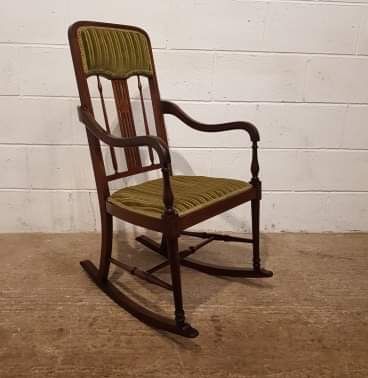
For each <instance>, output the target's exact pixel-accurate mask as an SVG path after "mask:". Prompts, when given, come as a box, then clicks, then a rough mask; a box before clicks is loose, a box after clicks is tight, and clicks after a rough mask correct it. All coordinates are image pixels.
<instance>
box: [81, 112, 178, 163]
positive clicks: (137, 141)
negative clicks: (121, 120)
mask: <svg viewBox="0 0 368 378" xmlns="http://www.w3.org/2000/svg"><path fill="white" fill-rule="evenodd" d="M78 115H79V120H80V121H81V122H82V123H83V124H84V125H85V126H86V128H87V129H88V131H90V132H91V133H92V134H93V135H94V136H95V137H96V138H98V139H99V140H101V141H103V142H104V143H106V144H107V145H109V146H111V147H139V146H149V147H152V148H153V149H154V150H155V151H156V152H157V154H158V157H159V159H160V164H161V166H163V167H169V166H170V162H171V159H170V152H169V148H168V146H167V145H166V143H165V142H164V141H163V140H162V139H161V138H159V137H156V136H135V137H129V138H118V137H115V136H113V135H111V134H110V133H108V132H106V131H105V130H104V129H103V128H102V127H101V126H100V124H99V123H98V122H97V121H96V120H95V118H94V116H93V115H92V114H91V113H90V112H89V111H88V110H86V109H83V108H82V107H81V106H79V107H78Z"/></svg>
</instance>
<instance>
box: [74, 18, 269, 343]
mask: <svg viewBox="0 0 368 378" xmlns="http://www.w3.org/2000/svg"><path fill="white" fill-rule="evenodd" d="M69 43H70V49H71V53H72V58H73V64H74V69H75V74H76V79H77V85H78V91H79V97H80V102H81V105H80V106H79V107H78V113H79V119H80V121H81V122H82V123H83V124H84V125H85V127H86V132H87V139H88V144H89V149H90V154H91V160H92V166H93V170H94V175H95V180H96V187H97V194H98V200H99V207H100V215H101V233H102V242H101V256H100V263H99V267H98V268H97V267H96V266H95V265H94V264H93V263H92V262H91V261H82V262H81V265H82V267H83V269H84V270H85V271H86V272H87V273H88V274H89V276H90V277H91V279H92V280H93V281H94V282H95V283H96V285H97V286H98V287H99V288H100V289H101V290H102V291H104V292H105V293H106V294H107V295H108V296H109V297H110V298H111V299H112V300H113V301H115V302H116V303H117V304H118V305H119V306H121V307H123V308H124V309H126V310H127V311H128V312H130V313H131V314H132V315H134V316H135V317H136V318H138V319H139V320H141V321H143V322H144V323H146V324H148V325H150V326H153V327H156V328H160V329H164V330H167V331H169V332H173V333H176V334H179V335H182V336H186V337H196V336H197V335H198V331H197V330H196V329H194V328H193V327H191V325H190V324H189V323H188V322H187V321H186V318H185V314H184V309H183V298H182V287H181V275H180V266H181V265H183V266H187V267H189V268H192V269H196V270H198V271H202V272H205V273H208V274H213V275H226V276H232V277H271V276H272V272H271V271H268V270H265V269H263V268H261V263H260V255H259V204H260V199H261V182H260V180H259V179H258V171H259V165H258V159H257V142H258V141H259V134H258V131H257V129H256V127H255V126H254V125H252V124H251V123H248V122H231V123H224V124H216V125H208V124H203V123H200V122H197V121H195V120H193V119H192V118H190V117H189V116H188V115H187V114H185V113H184V112H183V111H182V110H181V109H180V108H179V107H178V106H177V105H175V104H173V103H171V102H168V101H162V100H161V99H160V94H159V90H158V84H157V78H156V72H155V66H154V61H153V55H152V48H151V43H150V40H149V37H148V35H147V34H146V32H145V31H143V30H142V29H139V28H136V27H133V26H124V25H116V24H108V23H100V22H92V21H79V22H77V23H75V24H73V25H72V26H71V27H70V28H69ZM133 78H135V79H136V84H137V89H136V90H137V94H138V96H139V97H138V98H136V101H132V98H131V96H130V92H129V91H130V90H131V89H130V85H128V80H129V84H131V81H132V80H133ZM93 79H95V80H96V87H97V89H96V92H95V93H97V95H98V97H99V102H100V105H101V106H100V109H101V116H102V119H103V121H104V124H105V127H102V126H101V125H100V123H99V122H98V121H97V120H96V116H95V113H94V110H95V109H94V106H93V105H94V101H92V96H91V91H90V88H91V80H93ZM106 81H108V82H110V83H111V86H112V94H113V99H114V102H115V108H116V114H115V118H117V120H118V123H119V129H120V132H121V137H116V136H114V135H113V134H112V133H111V126H110V125H111V123H110V119H111V115H110V117H109V112H108V106H107V105H106V101H105V96H104V84H105V82H106ZM145 85H147V88H148V89H149V94H150V96H149V98H147V96H145V95H144V94H143V93H144V89H145ZM148 100H149V102H150V103H151V105H152V110H153V119H154V126H155V130H156V135H154V136H153V135H150V133H151V130H150V127H149V122H148V120H149V116H148V112H147V109H146V103H147V101H148ZM137 104H138V105H140V108H141V114H142V119H143V125H144V132H145V135H143V136H137V134H136V127H135V126H136V124H135V123H136V122H135V117H133V107H134V106H135V105H137ZM165 114H170V115H174V116H176V117H177V118H179V119H180V120H181V121H183V122H184V123H185V124H187V125H188V126H190V127H191V128H193V129H196V130H200V131H205V132H221V131H227V130H234V129H238V130H244V131H245V132H247V133H248V134H249V136H250V139H251V141H252V163H251V173H252V178H251V180H250V182H249V183H248V182H243V181H239V180H233V179H225V178H213V177H203V176H176V175H173V171H172V166H171V158H170V150H169V147H168V142H167V135H166V129H165V123H164V118H163V116H164V115H165ZM101 143H104V144H105V145H107V147H108V151H109V152H110V157H111V165H112V169H113V172H112V173H108V172H107V167H106V164H105V160H104V156H103V150H102V148H101ZM116 148H123V149H124V152H125V158H126V168H125V169H121V168H120V167H119V163H118V159H117V155H116V151H115V149H116ZM143 148H144V149H145V150H146V151H147V157H148V159H149V161H150V163H149V164H144V163H143V159H142V149H143ZM158 169H160V170H161V172H162V178H161V179H157V180H149V181H145V182H143V183H141V184H139V185H135V186H128V187H124V188H122V189H120V190H118V191H115V192H113V193H111V194H110V188H109V182H111V181H114V180H118V179H121V178H124V177H128V176H131V175H136V174H139V173H143V172H149V171H152V170H158ZM247 201H251V210H252V238H251V239H249V238H241V237H235V236H229V235H219V234H212V233H199V232H190V231H187V229H188V228H189V227H191V226H193V225H195V224H197V223H199V222H202V221H204V220H206V219H209V218H211V217H213V216H215V215H218V214H220V213H222V212H224V211H227V210H229V209H231V208H233V207H235V206H238V205H240V204H242V203H244V202H247ZM113 216H115V217H117V218H119V219H122V220H124V221H127V222H130V223H132V224H135V225H139V226H142V227H145V228H147V229H150V230H154V231H158V232H160V233H161V234H162V241H161V244H158V243H156V242H154V241H153V240H151V239H149V238H147V237H145V236H141V237H139V238H137V240H138V241H140V242H141V243H143V244H144V245H146V246H147V247H149V248H150V249H151V250H153V251H155V252H157V253H159V254H161V255H162V256H164V257H165V259H166V260H165V261H164V262H162V263H161V264H158V265H156V266H154V267H152V268H151V269H148V270H147V271H144V270H141V269H139V268H138V267H134V266H130V265H128V264H125V263H123V262H122V261H118V260H116V259H115V258H113V257H112V255H111V250H112V239H113V225H112V218H113ZM181 235H190V236H196V237H198V238H200V239H203V240H202V241H201V242H200V243H199V244H198V245H196V246H193V247H189V248H188V249H186V250H184V251H179V248H178V239H179V237H180V236H181ZM213 240H223V241H224V242H227V241H231V242H245V243H251V244H252V245H253V268H252V269H245V268H232V267H224V266H216V265H212V264H207V263H203V262H199V261H195V260H192V259H189V258H188V256H190V255H192V254H193V253H194V252H196V251H197V250H198V249H200V248H201V247H203V246H204V245H206V244H208V243H210V242H211V241H213ZM111 263H112V264H114V265H116V266H118V267H119V268H121V269H124V270H126V271H128V272H129V273H131V274H133V275H135V276H137V277H139V278H141V279H144V280H145V281H147V282H149V283H151V284H154V285H158V286H160V287H162V288H164V289H167V290H170V291H172V292H173V299H174V305H175V317H174V318H173V319H170V318H167V317H164V316H162V315H160V314H157V313H154V312H152V311H150V310H148V309H147V308H145V307H143V306H142V305H140V304H138V303H137V302H135V301H134V300H132V299H131V298H130V297H129V296H127V295H126V294H124V293H123V292H122V291H121V290H120V289H118V288H117V287H116V286H115V285H114V284H113V283H112V282H111V281H110V280H109V279H108V274H109V269H110V264H111ZM166 266H170V270H171V283H168V282H165V281H163V280H161V279H160V278H159V277H157V276H155V275H154V273H155V272H157V271H158V270H160V269H162V268H164V267H166Z"/></svg>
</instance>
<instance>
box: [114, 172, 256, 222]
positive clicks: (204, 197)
mask: <svg viewBox="0 0 368 378" xmlns="http://www.w3.org/2000/svg"><path fill="white" fill-rule="evenodd" d="M171 184H172V189H173V193H174V198H175V199H174V207H175V210H176V211H177V213H178V214H179V216H184V215H187V214H188V213H190V212H192V211H195V210H198V209H201V208H203V207H207V206H210V205H211V204H213V203H215V202H218V201H222V200H224V199H227V198H229V197H231V196H234V195H236V194H239V193H242V192H244V191H247V190H249V189H251V187H252V186H251V184H248V183H247V182H244V181H239V180H233V179H224V178H215V177H205V176H173V177H171ZM162 191H163V180H162V179H157V180H151V181H146V182H144V183H142V184H139V185H135V186H129V187H126V188H124V189H120V190H118V191H116V192H115V193H113V194H112V195H111V196H110V197H109V198H108V202H110V203H113V204H115V205H117V206H119V207H123V208H126V209H127V210H130V211H133V212H136V213H140V214H143V215H147V216H150V217H154V218H161V216H162V214H163V212H164V204H163V201H162Z"/></svg>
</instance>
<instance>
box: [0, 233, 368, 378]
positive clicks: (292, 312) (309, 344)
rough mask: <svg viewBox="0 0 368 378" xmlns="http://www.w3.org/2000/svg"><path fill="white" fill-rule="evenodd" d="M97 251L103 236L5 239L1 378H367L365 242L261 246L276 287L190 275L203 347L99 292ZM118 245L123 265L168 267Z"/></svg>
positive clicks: (159, 298)
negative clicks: (94, 277)
mask: <svg viewBox="0 0 368 378" xmlns="http://www.w3.org/2000/svg"><path fill="white" fill-rule="evenodd" d="M183 239H184V238H183ZM189 241H192V240H190V239H185V240H182V243H181V244H182V245H186V244H188V242H189ZM98 242H99V236H98V235H96V234H73V235H60V234H59V235H45V234H43V235H42V234H28V235H25V234H23V235H0V377H2V378H5V377H68V378H69V377H70V378H72V377H142V378H143V377H213V378H216V377H365V378H366V377H368V235H363V234H351V235H348V234H345V235H341V234H338V235H337V234H336V235H334V234H324V235H317V234H313V235H304V234H273V235H271V234H269V235H264V236H263V240H262V249H263V252H264V253H263V256H264V262H265V265H266V266H267V268H269V269H272V270H273V271H274V273H275V276H274V277H273V278H271V279H253V280H251V279H237V278H236V279H231V278H218V277H210V276H207V275H205V274H203V273H199V272H194V271H191V270H189V269H187V268H183V281H184V282H183V285H184V288H185V291H184V299H185V305H186V311H187V315H188V318H189V319H190V321H191V323H192V325H193V326H195V327H196V328H197V329H198V330H199V331H200V336H199V337H198V338H196V339H185V338H182V337H180V336H175V335H172V334H168V333H165V332H159V331H156V330H153V329H151V328H149V327H147V326H145V325H144V324H142V323H140V322H139V321H137V320H136V319H135V318H133V317H132V316H130V315H129V314H127V313H126V312H125V311H123V310H122V309H121V308H119V307H118V306H117V305H115V304H114V303H113V302H112V301H111V300H110V299H109V298H107V297H106V296H105V295H104V294H103V293H102V292H101V291H99V290H98V289H97V288H96V286H95V285H94V284H93V283H92V282H91V281H90V280H89V279H88V277H87V275H86V274H85V273H84V272H83V271H82V269H81V267H80V266H79V260H81V259H85V258H91V259H93V260H94V261H96V258H97V255H98V250H99V247H98ZM115 245H116V247H115V252H114V254H115V256H118V257H119V258H121V259H122V260H124V261H127V262H129V261H130V262H133V263H136V264H140V265H143V266H144V267H148V266H150V265H151V264H153V263H156V262H158V261H161V257H160V256H156V255H155V254H153V253H151V252H149V251H148V250H146V249H145V248H144V247H143V246H140V245H138V243H135V242H134V241H132V240H130V241H129V242H128V243H127V242H124V241H121V240H119V241H118V242H117V243H115ZM135 247H136V248H138V251H137V252H135V251H134V250H133V248H135ZM250 257H251V254H250V249H249V247H248V246H244V245H241V244H231V243H226V244H224V243H221V242H216V243H211V244H209V245H208V246H206V247H205V248H204V249H203V250H202V251H200V252H198V255H197V258H203V259H210V260H212V262H218V263H221V262H222V263H228V264H236V263H240V262H243V261H244V262H245V261H247V262H249V261H250ZM160 276H161V277H162V278H168V277H167V276H168V273H167V270H166V271H163V273H161V274H160ZM111 279H112V280H113V281H114V282H115V283H116V285H119V286H120V287H121V288H123V289H124V290H125V292H126V293H129V294H131V295H132V296H134V298H136V299H138V300H140V301H141V302H142V303H145V304H147V305H149V306H150V307H151V308H153V309H157V310H159V309H160V310H162V311H165V312H169V311H171V307H170V306H171V297H170V293H169V292H168V291H166V290H164V289H161V288H159V287H155V286H153V285H150V284H147V283H145V282H142V281H140V280H139V279H138V278H132V277H130V276H129V274H128V273H122V272H121V271H119V270H118V269H117V268H113V271H112V278H111Z"/></svg>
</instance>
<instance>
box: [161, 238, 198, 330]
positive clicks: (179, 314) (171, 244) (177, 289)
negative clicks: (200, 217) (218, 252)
mask: <svg viewBox="0 0 368 378" xmlns="http://www.w3.org/2000/svg"><path fill="white" fill-rule="evenodd" d="M166 247H167V252H168V258H169V261H170V269H171V279H172V288H173V294H174V304H175V322H176V326H177V327H178V328H179V329H181V330H185V332H186V333H189V334H190V337H196V336H198V334H199V333H198V331H197V330H196V329H195V328H193V327H192V326H191V325H190V324H188V323H186V322H185V314H184V308H183V296H182V288H181V274H180V255H179V249H178V238H177V237H175V238H166Z"/></svg>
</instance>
